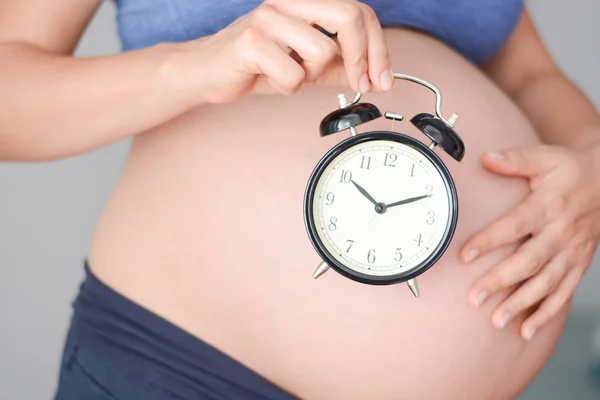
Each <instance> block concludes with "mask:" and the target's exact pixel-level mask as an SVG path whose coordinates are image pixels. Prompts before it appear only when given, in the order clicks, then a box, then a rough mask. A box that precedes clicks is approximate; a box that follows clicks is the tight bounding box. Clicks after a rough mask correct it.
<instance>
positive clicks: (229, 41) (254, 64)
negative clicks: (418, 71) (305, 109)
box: [169, 0, 394, 103]
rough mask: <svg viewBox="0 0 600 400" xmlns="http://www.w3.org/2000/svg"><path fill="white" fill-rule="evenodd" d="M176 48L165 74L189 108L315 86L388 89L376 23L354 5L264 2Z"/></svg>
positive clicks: (325, 0)
mask: <svg viewBox="0 0 600 400" xmlns="http://www.w3.org/2000/svg"><path fill="white" fill-rule="evenodd" d="M321 29H323V30H325V31H327V32H329V33H331V34H334V35H335V38H332V37H329V36H327V35H326V34H325V33H323V32H322V31H321ZM181 48H182V49H183V51H182V52H181V53H180V54H179V56H176V57H175V60H176V61H175V62H174V66H175V67H174V68H169V69H170V70H172V71H171V75H172V77H173V79H174V80H176V82H178V83H179V84H178V85H176V86H177V87H178V88H180V89H181V90H182V91H183V92H184V93H185V94H186V95H187V96H189V99H190V101H194V102H196V103H198V102H201V103H202V102H204V103H226V102H230V101H233V100H236V99H238V98H241V97H243V96H244V95H246V94H249V93H259V94H275V93H282V94H286V95H287V94H292V93H294V92H296V91H297V90H299V89H300V88H301V87H303V86H305V85H312V84H315V83H318V84H323V83H325V84H343V85H346V84H349V85H350V86H351V88H352V89H353V90H355V91H357V92H362V93H364V92H368V91H386V90H389V89H391V88H392V86H393V81H394V79H393V76H392V71H391V64H390V59H389V54H388V50H387V46H386V45H385V42H384V39H383V32H382V29H381V26H380V24H379V21H378V19H377V16H376V14H375V12H374V11H373V10H372V9H371V8H370V7H369V6H367V5H365V4H363V3H362V2H359V1H355V0H294V1H286V0H266V1H264V2H263V3H262V4H261V5H259V6H258V7H257V8H255V9H254V10H253V11H252V12H250V13H248V14H246V15H244V16H242V17H240V18H239V19H237V20H236V21H234V22H233V23H232V24H231V25H229V26H228V27H226V28H225V29H223V30H221V31H219V32H217V33H216V34H214V35H211V36H208V37H206V38H201V39H198V40H195V41H192V42H188V43H185V44H182V47H181ZM180 55H183V57H180ZM186 98H187V97H186Z"/></svg>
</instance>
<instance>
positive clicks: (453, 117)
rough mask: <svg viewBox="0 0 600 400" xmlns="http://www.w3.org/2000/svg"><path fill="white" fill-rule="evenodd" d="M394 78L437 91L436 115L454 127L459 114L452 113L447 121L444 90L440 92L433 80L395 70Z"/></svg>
mask: <svg viewBox="0 0 600 400" xmlns="http://www.w3.org/2000/svg"><path fill="white" fill-rule="evenodd" d="M394 79H404V80H407V81H411V82H414V83H418V84H419V85H422V86H425V87H426V88H428V89H430V90H431V91H432V92H433V93H435V115H436V116H437V117H438V118H439V119H441V120H442V121H444V123H445V124H446V125H448V126H449V127H451V128H452V127H454V124H456V121H457V120H458V114H457V113H452V115H450V118H448V120H447V121H446V120H445V119H444V117H443V115H442V92H440V89H438V87H437V86H435V85H434V84H433V83H431V82H428V81H426V80H425V79H421V78H417V77H416V76H412V75H406V74H400V73H397V72H394Z"/></svg>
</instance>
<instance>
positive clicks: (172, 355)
mask: <svg viewBox="0 0 600 400" xmlns="http://www.w3.org/2000/svg"><path fill="white" fill-rule="evenodd" d="M84 267H85V279H84V281H83V283H82V284H81V287H80V291H79V294H78V296H77V298H76V300H75V301H74V303H73V309H74V313H73V318H72V321H71V329H70V333H69V334H70V336H71V337H72V338H73V339H75V340H77V341H78V342H79V343H83V345H86V346H92V347H94V348H95V350H97V351H98V353H99V354H102V356H103V357H106V358H107V359H109V360H111V361H114V364H115V365H118V367H119V368H123V369H124V370H128V371H135V372H136V373H137V374H141V375H144V376H145V377H151V379H152V381H153V382H154V383H155V384H157V385H160V386H162V387H166V388H168V389H169V391H171V392H173V393H175V394H177V395H178V396H181V397H183V398H190V399H197V398H202V399H206V398H210V399H214V398H217V399H232V400H233V399H244V400H252V399H261V400H263V399H270V400H294V399H295V398H294V397H292V396H290V395H289V394H287V393H286V392H285V391H283V390H281V389H280V388H278V387H276V386H275V385H273V384H272V383H271V382H269V381H268V380H266V379H265V378H263V377H261V376H260V375H258V374H256V373H255V372H253V371H252V370H250V369H249V368H247V367H246V366H244V365H242V364H241V363H239V362H237V361H236V360H234V359H232V358H231V357H229V356H228V355H226V354H225V353H223V352H221V351H219V350H218V349H216V348H215V347H213V346H211V345H209V344H208V343H206V342H203V341H202V340H199V339H198V338H196V337H194V336H192V335H190V334H189V333H187V332H186V331H184V330H182V329H180V328H179V327H177V326H175V325H173V324H172V323H170V322H169V321H166V320H165V319H163V318H161V317H160V316H158V315H156V314H154V313H152V312H150V311H149V310H146V309H145V308H143V307H141V306H139V305H138V304H135V303H134V302H132V301H131V300H129V299H127V298H126V297H124V296H122V295H121V294H119V293H117V292H116V291H114V290H113V289H111V288H110V287H108V286H106V285H105V284H104V283H102V282H101V281H100V280H99V279H98V278H97V277H95V276H94V274H93V273H92V272H91V270H90V268H89V265H88V263H87V262H85V265H84Z"/></svg>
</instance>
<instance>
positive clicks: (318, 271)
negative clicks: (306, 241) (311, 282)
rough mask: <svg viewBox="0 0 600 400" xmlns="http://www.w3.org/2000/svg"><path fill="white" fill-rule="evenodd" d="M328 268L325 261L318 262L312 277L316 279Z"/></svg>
mask: <svg viewBox="0 0 600 400" xmlns="http://www.w3.org/2000/svg"><path fill="white" fill-rule="evenodd" d="M328 269H329V265H327V264H326V263H325V262H322V263H321V264H319V266H318V267H317V269H316V270H315V272H314V273H313V278H314V279H317V278H318V277H320V276H321V275H323V274H324V273H325V272H327V270H328Z"/></svg>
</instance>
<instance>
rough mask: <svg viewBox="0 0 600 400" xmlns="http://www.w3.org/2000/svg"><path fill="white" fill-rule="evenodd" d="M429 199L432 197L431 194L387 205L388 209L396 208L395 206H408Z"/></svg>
mask: <svg viewBox="0 0 600 400" xmlns="http://www.w3.org/2000/svg"><path fill="white" fill-rule="evenodd" d="M427 197H431V195H430V194H426V195H424V196H417V197H411V198H409V199H404V200H400V201H397V202H395V203H392V204H387V205H386V208H390V207H395V206H400V205H402V204H408V203H412V202H414V201H419V200H423V199H425V198H427Z"/></svg>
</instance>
